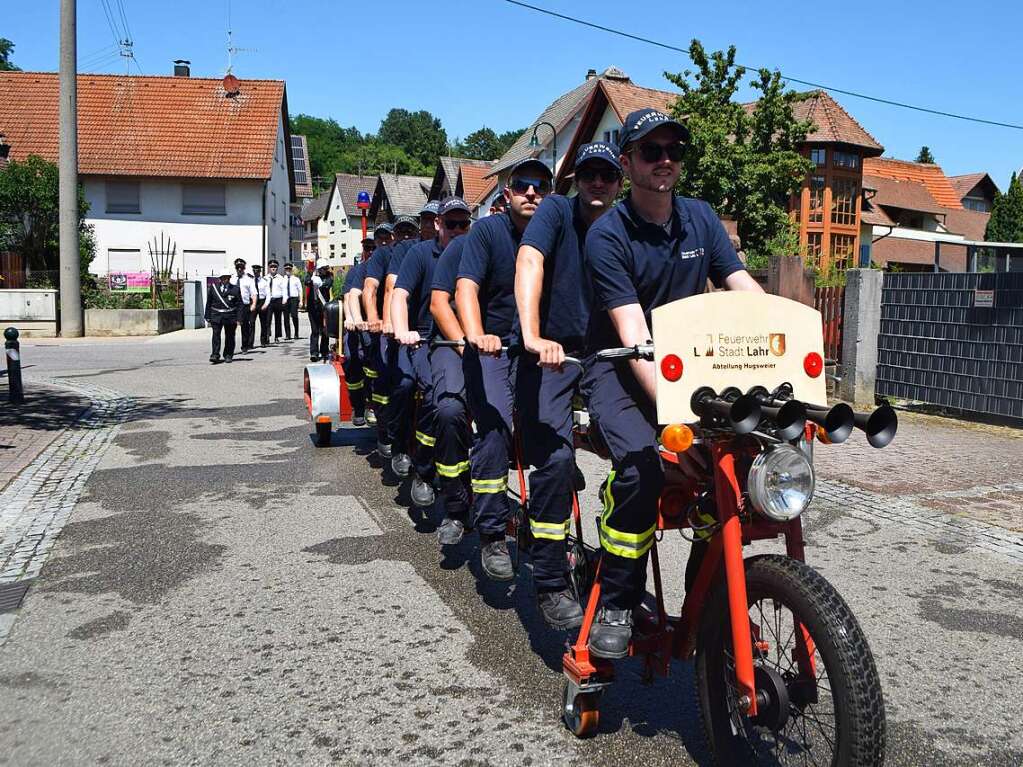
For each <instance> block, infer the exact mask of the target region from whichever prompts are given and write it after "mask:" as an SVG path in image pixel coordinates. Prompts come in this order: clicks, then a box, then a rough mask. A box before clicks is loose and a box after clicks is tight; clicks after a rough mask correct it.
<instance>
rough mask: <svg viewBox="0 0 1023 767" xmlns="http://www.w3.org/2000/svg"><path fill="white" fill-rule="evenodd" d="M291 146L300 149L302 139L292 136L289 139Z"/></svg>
mask: <svg viewBox="0 0 1023 767" xmlns="http://www.w3.org/2000/svg"><path fill="white" fill-rule="evenodd" d="M291 145H292V146H293V147H300V146H302V137H301V136H292V137H291Z"/></svg>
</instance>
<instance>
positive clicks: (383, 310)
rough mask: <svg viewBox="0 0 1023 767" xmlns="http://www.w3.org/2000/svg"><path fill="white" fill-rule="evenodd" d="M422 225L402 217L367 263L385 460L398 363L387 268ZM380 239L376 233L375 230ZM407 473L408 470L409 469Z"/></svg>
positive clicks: (366, 304)
mask: <svg viewBox="0 0 1023 767" xmlns="http://www.w3.org/2000/svg"><path fill="white" fill-rule="evenodd" d="M417 231H418V226H417V224H416V220H415V219H414V218H412V217H411V216H399V217H398V218H397V219H396V220H395V222H394V225H393V227H392V229H391V232H390V234H391V237H392V240H391V242H390V244H388V245H385V246H384V247H382V248H377V249H376V251H375V252H374V253H373V257H372V258H370V260H369V261H368V262H367V263H366V278H365V280H364V281H363V283H362V308H363V311H365V317H366V322H367V323H368V327H369V331H370V333H371V334H372V336H373V343H372V347H373V348H372V350H371V353H370V360H371V362H372V368H371V369H372V371H373V373H374V374H375V378H374V381H373V398H372V402H373V410H374V411H375V416H376V421H377V452H378V453H379V454H380V456H381V457H383V458H387V459H390V458H391V457H392V456H391V444H392V443H391V438H390V436H389V435H388V423H387V418H386V410H387V406H388V404H389V403H390V401H391V397H390V395H391V386H392V381H393V377H394V370H395V368H394V364H395V363H397V356H396V355H392V354H390V353H389V350H390V340H391V339H390V336H391V335H392V330H391V321H390V313H391V309H390V307H389V306H388V305H387V303H386V301H385V299H386V298H387V291H386V290H385V288H384V287H382V283H386V276H387V267H388V265H389V264H390V261H391V255H392V253H393V252H394V250H395V248H399V247H401V248H402V249H404V247H406V246H405V245H403V244H402V243H404V242H405V241H406V240H408V239H409V238H411V237H414V236H415V235H416V232H417ZM374 236H376V230H374ZM406 471H407V469H406Z"/></svg>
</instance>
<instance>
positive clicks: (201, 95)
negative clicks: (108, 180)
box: [0, 72, 288, 179]
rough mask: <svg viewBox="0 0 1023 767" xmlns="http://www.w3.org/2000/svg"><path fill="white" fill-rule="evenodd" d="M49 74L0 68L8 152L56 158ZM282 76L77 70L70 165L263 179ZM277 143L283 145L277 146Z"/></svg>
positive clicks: (1, 124)
mask: <svg viewBox="0 0 1023 767" xmlns="http://www.w3.org/2000/svg"><path fill="white" fill-rule="evenodd" d="M58 91H59V87H58V80H57V75H56V73H53V72H0V133H4V134H6V135H7V141H8V142H9V143H10V145H11V158H12V159H16V160H20V159H24V158H25V157H27V156H28V155H29V154H37V155H40V156H41V157H43V158H44V159H47V160H51V161H53V162H56V160H57V147H58V139H57V122H58ZM282 115H284V116H285V118H286V115H287V103H286V96H285V89H284V82H283V81H281V80H242V81H241V90H240V92H239V93H238V95H237V96H233V97H228V96H226V94H225V91H224V87H223V84H222V82H221V81H220V80H214V79H205V78H197V77H141V76H140V77H126V76H123V75H79V76H78V170H79V173H82V174H90V175H118V176H122V175H126V176H173V177H186V178H256V179H265V178H269V177H270V173H271V170H272V167H273V156H274V150H275V148H276V142H277V126H278V121H279V120H280V119H281V117H282ZM286 149H288V148H287V147H286Z"/></svg>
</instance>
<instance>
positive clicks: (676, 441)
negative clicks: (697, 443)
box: [661, 423, 693, 453]
mask: <svg viewBox="0 0 1023 767" xmlns="http://www.w3.org/2000/svg"><path fill="white" fill-rule="evenodd" d="M661 444H662V445H664V446H665V447H666V448H668V450H670V451H671V452H673V453H684V452H685V451H686V450H688V449H689V448H690V447H692V446H693V430H692V429H690V428H689V427H688V426H686V425H685V424H684V423H673V424H671V425H670V426H665V427H664V431H662V432H661Z"/></svg>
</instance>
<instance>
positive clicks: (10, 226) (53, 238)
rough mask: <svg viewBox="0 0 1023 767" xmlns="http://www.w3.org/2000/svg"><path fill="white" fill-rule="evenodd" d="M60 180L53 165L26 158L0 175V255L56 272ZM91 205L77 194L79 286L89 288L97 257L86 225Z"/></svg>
mask: <svg viewBox="0 0 1023 767" xmlns="http://www.w3.org/2000/svg"><path fill="white" fill-rule="evenodd" d="M58 181H59V174H58V171H57V166H56V165H54V164H53V163H52V162H47V161H46V160H44V159H42V158H41V157H38V156H37V155H29V156H28V157H27V158H26V159H25V160H23V161H18V160H11V161H10V162H8V163H7V166H6V167H5V168H3V170H0V250H10V251H14V252H17V253H21V255H22V258H23V259H24V262H25V265H26V266H27V267H28V268H29V269H30V270H34V271H49V272H58V271H59V269H60V229H59V223H60V217H59V211H60V206H59V203H58V191H57V190H58ZM88 212H89V204H88V203H87V202H86V201H85V195H84V194H83V192H82V189H81V187H79V189H78V232H79V255H80V258H81V269H82V281H83V282H88V281H90V278H89V277H88V272H89V265H90V264H91V263H92V259H93V258H94V257H95V253H96V244H95V239H94V238H93V235H92V227H91V226H90V225H88V224H86V223H85V215H86V213H88Z"/></svg>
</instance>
